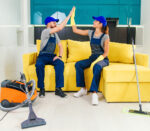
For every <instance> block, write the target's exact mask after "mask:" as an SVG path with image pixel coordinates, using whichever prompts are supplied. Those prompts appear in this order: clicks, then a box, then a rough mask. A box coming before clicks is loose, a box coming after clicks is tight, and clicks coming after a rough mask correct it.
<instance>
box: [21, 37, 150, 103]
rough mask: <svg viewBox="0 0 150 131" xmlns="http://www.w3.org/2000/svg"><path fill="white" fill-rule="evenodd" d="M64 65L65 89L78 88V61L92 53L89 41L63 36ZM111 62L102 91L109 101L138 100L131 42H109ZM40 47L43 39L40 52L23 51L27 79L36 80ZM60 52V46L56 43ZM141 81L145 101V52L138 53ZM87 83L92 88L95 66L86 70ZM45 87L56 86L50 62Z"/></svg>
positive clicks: (148, 86)
mask: <svg viewBox="0 0 150 131" xmlns="http://www.w3.org/2000/svg"><path fill="white" fill-rule="evenodd" d="M61 42H62V45H63V50H64V53H63V61H64V63H65V69H64V88H63V90H64V91H78V90H79V88H77V87H76V71H75V63H76V62H77V61H79V60H83V59H87V58H88V57H89V56H90V55H91V49H90V43H89V41H87V42H79V41H73V40H62V41H61ZM109 45H110V49H109V55H108V57H109V60H110V65H109V66H107V67H105V68H104V69H103V71H102V74H101V80H100V85H99V91H101V92H102V93H103V95H104V97H105V99H106V101H107V102H137V101H138V93H137V85H136V75H135V68H134V64H133V53H132V46H131V45H129V44H123V43H116V42H110V44H109ZM39 49H40V40H37V52H34V53H28V54H24V55H23V72H24V73H25V76H26V78H27V80H31V79H34V80H35V81H36V82H37V76H36V70H35V63H36V59H37V56H38V54H39ZM55 53H56V54H57V55H58V53H59V49H58V47H56V50H55ZM136 61H137V68H138V74H139V82H140V88H141V97H142V101H144V102H148V101H150V69H149V68H148V64H149V57H148V55H146V54H140V53H136ZM84 73H85V83H86V87H87V88H88V89H89V88H90V84H91V81H92V77H93V74H92V69H91V68H88V69H86V70H85V72H84ZM44 83H45V89H46V91H54V90H55V70H54V67H53V66H51V65H46V66H45V81H44Z"/></svg>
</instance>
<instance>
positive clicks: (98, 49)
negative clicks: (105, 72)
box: [75, 31, 109, 92]
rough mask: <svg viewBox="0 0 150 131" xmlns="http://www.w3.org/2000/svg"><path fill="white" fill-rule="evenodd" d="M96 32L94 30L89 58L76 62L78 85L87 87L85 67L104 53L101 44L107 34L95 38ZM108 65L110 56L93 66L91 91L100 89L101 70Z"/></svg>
mask: <svg viewBox="0 0 150 131" xmlns="http://www.w3.org/2000/svg"><path fill="white" fill-rule="evenodd" d="M94 33H95V31H93V32H92V36H91V41H90V46H91V50H92V55H91V56H90V57H89V59H86V60H81V61H79V62H77V63H76V64H75V68H76V83H77V87H85V80H84V69H86V68H88V67H90V65H91V64H92V62H94V61H95V60H96V59H97V58H98V57H99V56H100V55H102V54H104V49H103V48H102V46H101V41H102V38H103V37H104V35H105V34H102V35H101V36H100V38H94V37H93V36H94ZM108 65H109V60H108V57H106V58H105V59H104V60H102V61H99V62H98V63H96V64H95V66H94V67H93V80H92V83H91V88H90V91H92V92H93V91H96V92H97V91H98V87H99V82H100V77H101V71H102V69H103V67H105V66H108Z"/></svg>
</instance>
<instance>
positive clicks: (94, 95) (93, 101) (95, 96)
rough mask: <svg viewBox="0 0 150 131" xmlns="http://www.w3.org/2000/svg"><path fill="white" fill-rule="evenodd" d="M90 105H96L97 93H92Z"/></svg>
mask: <svg viewBox="0 0 150 131" xmlns="http://www.w3.org/2000/svg"><path fill="white" fill-rule="evenodd" d="M92 105H98V95H97V94H96V93H93V94H92Z"/></svg>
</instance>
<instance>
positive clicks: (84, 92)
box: [74, 88, 87, 97]
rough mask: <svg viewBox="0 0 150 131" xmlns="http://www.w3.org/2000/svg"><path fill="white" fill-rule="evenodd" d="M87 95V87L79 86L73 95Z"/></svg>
mask: <svg viewBox="0 0 150 131" xmlns="http://www.w3.org/2000/svg"><path fill="white" fill-rule="evenodd" d="M84 95H87V89H86V88H81V89H80V90H79V91H78V92H77V93H74V97H81V96H84Z"/></svg>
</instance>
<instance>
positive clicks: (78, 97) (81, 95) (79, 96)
mask: <svg viewBox="0 0 150 131" xmlns="http://www.w3.org/2000/svg"><path fill="white" fill-rule="evenodd" d="M86 95H87V94H84V95H81V96H75V95H73V96H74V97H76V98H79V97H82V96H86Z"/></svg>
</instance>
